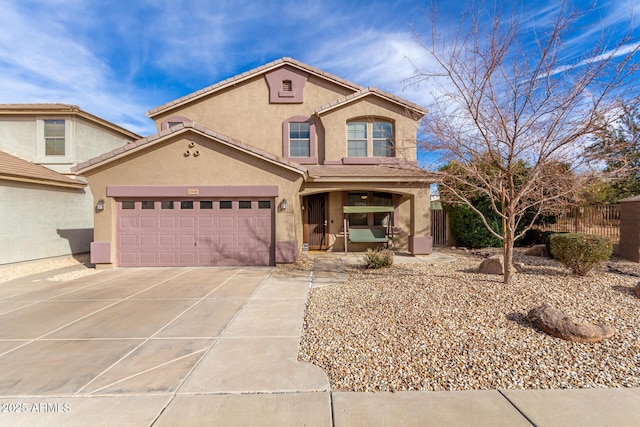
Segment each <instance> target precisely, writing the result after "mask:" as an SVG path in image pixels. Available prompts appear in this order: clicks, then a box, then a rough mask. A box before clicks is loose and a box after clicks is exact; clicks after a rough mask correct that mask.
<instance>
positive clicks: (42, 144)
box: [34, 116, 75, 164]
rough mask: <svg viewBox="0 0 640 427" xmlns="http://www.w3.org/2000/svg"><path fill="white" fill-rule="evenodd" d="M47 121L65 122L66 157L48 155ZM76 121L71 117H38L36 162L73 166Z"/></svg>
mask: <svg viewBox="0 0 640 427" xmlns="http://www.w3.org/2000/svg"><path fill="white" fill-rule="evenodd" d="M46 120H64V155H63V156H56V155H47V154H46V141H45V138H44V124H45V121H46ZM74 124H75V123H74V121H73V120H72V118H71V117H68V116H64V117H60V116H57V117H56V116H53V117H51V116H41V117H36V155H35V158H34V161H35V162H36V163H44V164H72V163H73V158H74V153H73V144H72V141H73V140H74V134H75V126H74Z"/></svg>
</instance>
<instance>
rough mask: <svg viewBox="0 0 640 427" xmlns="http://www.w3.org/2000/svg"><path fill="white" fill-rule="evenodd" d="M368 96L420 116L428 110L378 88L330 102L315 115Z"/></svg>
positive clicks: (370, 88)
mask: <svg viewBox="0 0 640 427" xmlns="http://www.w3.org/2000/svg"><path fill="white" fill-rule="evenodd" d="M368 95H375V96H378V97H380V98H383V99H386V100H388V101H391V102H394V103H396V104H400V105H402V106H404V107H406V108H409V109H411V110H413V111H414V112H417V113H419V114H420V115H421V116H423V115H425V114H427V112H428V110H427V109H426V108H425V107H422V106H420V105H418V104H415V103H413V102H410V101H407V100H406V99H403V98H400V97H398V96H395V95H393V94H391V93H389V92H385V91H383V90H380V89H378V88H375V87H368V88H366V89H362V90H359V91H357V92H355V93H352V94H350V95H347V96H344V97H342V98H340V99H337V100H335V101H332V102H330V103H329V104H326V105H323V106H322V107H320V108H317V109H316V111H315V113H316V114H318V115H320V114H322V113H324V112H327V111H329V110H332V109H333V108H336V107H338V106H340V105H344V104H348V103H350V102H353V101H355V100H357V99H361V98H364V97H366V96H368Z"/></svg>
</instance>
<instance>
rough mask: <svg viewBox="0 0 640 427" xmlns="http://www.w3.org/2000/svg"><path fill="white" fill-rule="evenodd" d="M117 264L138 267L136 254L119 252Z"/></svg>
mask: <svg viewBox="0 0 640 427" xmlns="http://www.w3.org/2000/svg"><path fill="white" fill-rule="evenodd" d="M119 264H120V265H124V266H130V265H138V253H137V252H127V251H121V252H120V263H119Z"/></svg>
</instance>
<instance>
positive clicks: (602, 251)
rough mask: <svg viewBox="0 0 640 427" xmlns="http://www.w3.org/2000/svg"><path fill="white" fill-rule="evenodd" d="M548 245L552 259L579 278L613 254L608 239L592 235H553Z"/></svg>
mask: <svg viewBox="0 0 640 427" xmlns="http://www.w3.org/2000/svg"><path fill="white" fill-rule="evenodd" d="M549 243H550V247H551V254H552V255H553V257H554V258H555V259H557V260H559V261H560V262H562V263H563V264H564V265H565V266H567V267H568V268H569V269H571V271H573V273H574V274H577V275H579V276H584V275H586V274H587V273H588V272H589V271H591V270H592V269H594V268H596V267H598V266H600V265H601V264H602V263H603V262H605V261H607V260H608V259H609V257H610V256H611V253H612V252H613V245H612V244H611V240H610V239H608V238H607V237H603V236H595V235H593V234H582V233H558V234H553V235H551V236H550V237H549Z"/></svg>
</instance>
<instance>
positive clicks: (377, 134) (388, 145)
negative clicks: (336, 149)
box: [347, 121, 395, 157]
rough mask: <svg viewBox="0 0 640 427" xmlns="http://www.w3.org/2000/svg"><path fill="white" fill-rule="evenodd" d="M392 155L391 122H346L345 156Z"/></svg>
mask: <svg viewBox="0 0 640 427" xmlns="http://www.w3.org/2000/svg"><path fill="white" fill-rule="evenodd" d="M369 153H372V156H373V157H394V155H395V153H394V150H393V123H391V122H387V121H353V122H349V123H347V156H349V157H367V156H368V155H369Z"/></svg>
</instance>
